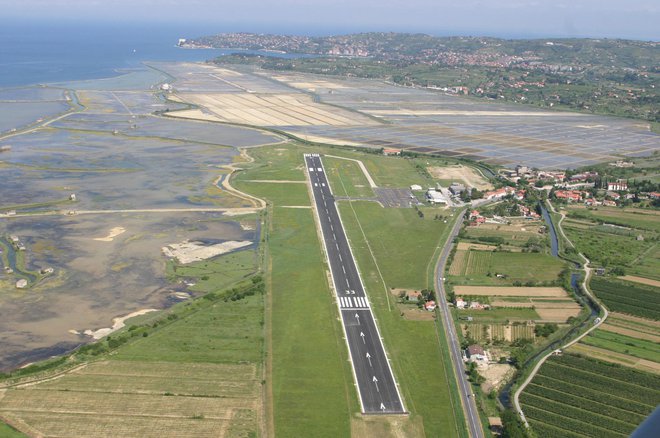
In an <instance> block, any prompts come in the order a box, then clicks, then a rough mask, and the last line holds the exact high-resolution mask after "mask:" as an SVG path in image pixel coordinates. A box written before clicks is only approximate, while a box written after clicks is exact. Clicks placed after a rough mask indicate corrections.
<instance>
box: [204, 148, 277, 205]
mask: <svg viewBox="0 0 660 438" xmlns="http://www.w3.org/2000/svg"><path fill="white" fill-rule="evenodd" d="M240 152H241V157H242V158H243V159H244V160H245V161H246V162H247V163H253V162H254V158H252V157H251V156H250V155H248V153H247V151H246V150H245V148H241V149H240ZM223 167H224V168H225V169H228V170H229V175H227V177H226V178H225V179H223V180H222V187H223V188H224V189H225V190H227V191H228V192H229V193H231V194H232V195H234V196H236V197H237V198H240V199H243V200H245V201H247V202H249V203H250V204H252V205H253V206H254V207H255V208H256V209H258V210H261V209H264V208H266V201H264V200H263V199H260V198H257V197H255V196H252V195H248V194H247V193H243V192H241V191H240V190H238V189H235V188H234V187H232V185H231V183H230V180H231V177H232V175H233V174H234V173H235V172H237V171H240V170H242V169H241V168H240V167H237V166H236V164H234V163H231V164H225V165H224V166H223ZM222 177H223V175H220V176H219V177H218V179H216V180H215V182H214V183H213V184H214V185H217V184H218V182H219V181H220V179H222Z"/></svg>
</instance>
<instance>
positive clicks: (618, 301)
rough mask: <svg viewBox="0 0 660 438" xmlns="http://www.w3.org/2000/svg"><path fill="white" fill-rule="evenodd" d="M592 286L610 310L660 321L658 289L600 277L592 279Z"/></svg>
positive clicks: (659, 294) (659, 293)
mask: <svg viewBox="0 0 660 438" xmlns="http://www.w3.org/2000/svg"><path fill="white" fill-rule="evenodd" d="M590 286H591V289H592V290H593V291H594V292H595V293H596V296H597V297H598V298H600V299H601V300H603V303H604V304H605V305H606V306H607V308H608V309H610V310H612V311H615V312H620V313H627V314H630V315H633V316H638V317H641V318H648V319H652V320H655V321H660V291H659V290H658V288H655V287H653V286H649V285H643V284H639V283H631V282H628V281H624V280H610V279H607V278H599V277H596V278H594V279H592V280H591V283H590Z"/></svg>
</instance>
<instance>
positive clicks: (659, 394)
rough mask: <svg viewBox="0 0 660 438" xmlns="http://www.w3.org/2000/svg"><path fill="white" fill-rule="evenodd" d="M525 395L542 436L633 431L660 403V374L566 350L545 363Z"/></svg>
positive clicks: (525, 404) (524, 401) (532, 420)
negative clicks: (566, 351) (633, 368)
mask: <svg viewBox="0 0 660 438" xmlns="http://www.w3.org/2000/svg"><path fill="white" fill-rule="evenodd" d="M520 401H521V404H522V408H523V411H524V412H525V416H526V417H527V419H528V421H529V423H530V425H531V427H532V429H533V430H534V432H536V433H537V434H538V435H539V436H552V437H571V438H572V437H598V438H600V437H604V438H609V437H613V438H614V437H627V436H629V434H630V433H631V432H632V431H633V430H634V429H635V428H636V427H637V426H638V425H639V424H640V423H641V422H642V421H643V420H644V419H645V418H646V416H647V415H649V414H650V413H651V412H652V411H653V409H655V407H656V406H657V405H658V403H660V377H659V376H657V375H653V374H649V373H643V372H639V371H636V370H632V369H629V368H626V367H621V366H619V365H615V364H610V363H605V362H601V361H597V360H593V359H588V358H584V357H581V356H577V355H573V354H566V353H565V354H563V355H561V356H553V357H551V358H550V359H549V360H548V361H546V362H545V363H544V364H543V366H542V367H541V369H540V372H539V374H537V375H536V376H535V377H534V379H533V380H532V382H531V384H530V385H528V386H527V388H525V391H524V392H523V393H522V395H521V398H520Z"/></svg>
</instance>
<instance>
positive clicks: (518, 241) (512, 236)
mask: <svg viewBox="0 0 660 438" xmlns="http://www.w3.org/2000/svg"><path fill="white" fill-rule="evenodd" d="M465 236H466V237H467V238H469V239H470V240H472V241H474V242H477V243H483V244H486V245H488V244H490V245H492V243H490V242H487V241H480V240H479V238H480V237H482V238H484V237H485V238H488V237H500V238H502V239H504V243H505V244H506V245H511V246H516V247H521V246H524V245H525V244H526V243H527V241H528V240H529V239H530V238H532V239H538V238H539V237H540V235H539V234H538V233H536V232H532V231H503V230H495V229H492V228H480V227H467V228H466V229H465Z"/></svg>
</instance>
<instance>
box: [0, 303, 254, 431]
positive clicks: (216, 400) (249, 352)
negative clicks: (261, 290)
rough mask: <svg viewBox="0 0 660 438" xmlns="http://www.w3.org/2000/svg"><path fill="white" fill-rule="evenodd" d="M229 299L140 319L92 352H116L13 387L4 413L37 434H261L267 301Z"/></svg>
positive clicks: (0, 405)
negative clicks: (45, 377) (263, 326)
mask: <svg viewBox="0 0 660 438" xmlns="http://www.w3.org/2000/svg"><path fill="white" fill-rule="evenodd" d="M222 296H223V295H220V294H216V295H213V294H211V295H208V297H215V298H211V299H208V298H206V299H205V298H200V299H198V300H196V301H193V302H189V303H184V304H181V305H179V306H177V307H176V308H175V310H174V311H173V312H170V313H168V315H167V317H163V316H161V315H156V316H152V315H149V316H148V317H147V316H145V317H142V318H143V323H142V324H140V325H132V326H131V328H128V329H126V330H125V331H123V332H121V333H119V334H113V335H112V336H111V337H109V338H107V344H106V342H105V341H102V343H101V344H98V345H97V346H94V347H93V348H91V347H90V348H88V349H86V350H85V351H86V352H94V351H102V350H103V348H101V349H99V348H98V347H104V345H107V346H109V348H110V349H113V350H112V352H111V353H110V354H101V355H99V356H96V359H93V358H94V356H90V357H91V358H92V360H88V361H84V362H82V364H81V365H80V366H78V367H75V368H73V369H72V370H71V371H69V372H67V373H63V374H59V375H56V377H54V378H47V379H44V380H42V381H37V382H38V383H35V384H27V385H20V384H19V385H17V386H14V387H11V388H10V389H7V390H6V391H5V392H4V395H3V397H2V398H0V417H1V418H3V419H5V420H6V421H8V422H9V423H10V424H13V425H14V426H16V427H19V428H20V429H21V430H24V431H25V432H27V433H29V434H31V435H39V436H41V435H45V436H67V437H83V436H95V437H106V436H107V437H111V436H112V437H114V436H117V435H122V436H130V435H134V434H135V433H136V432H139V434H140V436H145V437H161V436H163V435H172V434H174V435H176V434H179V435H190V434H192V435H194V436H200V437H212V436H218V435H226V436H237V437H238V436H257V435H259V434H260V433H261V432H260V430H262V427H263V425H262V421H263V418H264V410H263V399H262V395H261V394H262V388H261V382H262V380H263V377H262V373H263V367H262V364H261V360H262V357H263V345H264V343H263V329H262V326H261V323H260V321H262V319H263V316H262V313H263V296H262V295H261V294H256V295H251V296H246V297H243V298H242V299H237V300H222V299H220V298H221V297H222ZM148 321H149V322H148ZM218 321H222V323H221V324H218ZM135 335H138V336H135ZM114 338H116V339H117V341H118V342H116V343H115V344H113V343H112V342H113V341H114ZM122 339H123V340H122ZM122 342H123V345H122ZM115 345H119V346H118V347H115ZM107 346H106V347H105V348H108V347H107ZM81 354H85V353H81ZM86 354H89V353H86ZM92 354H94V353H92ZM82 413H84V415H81V414H82Z"/></svg>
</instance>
